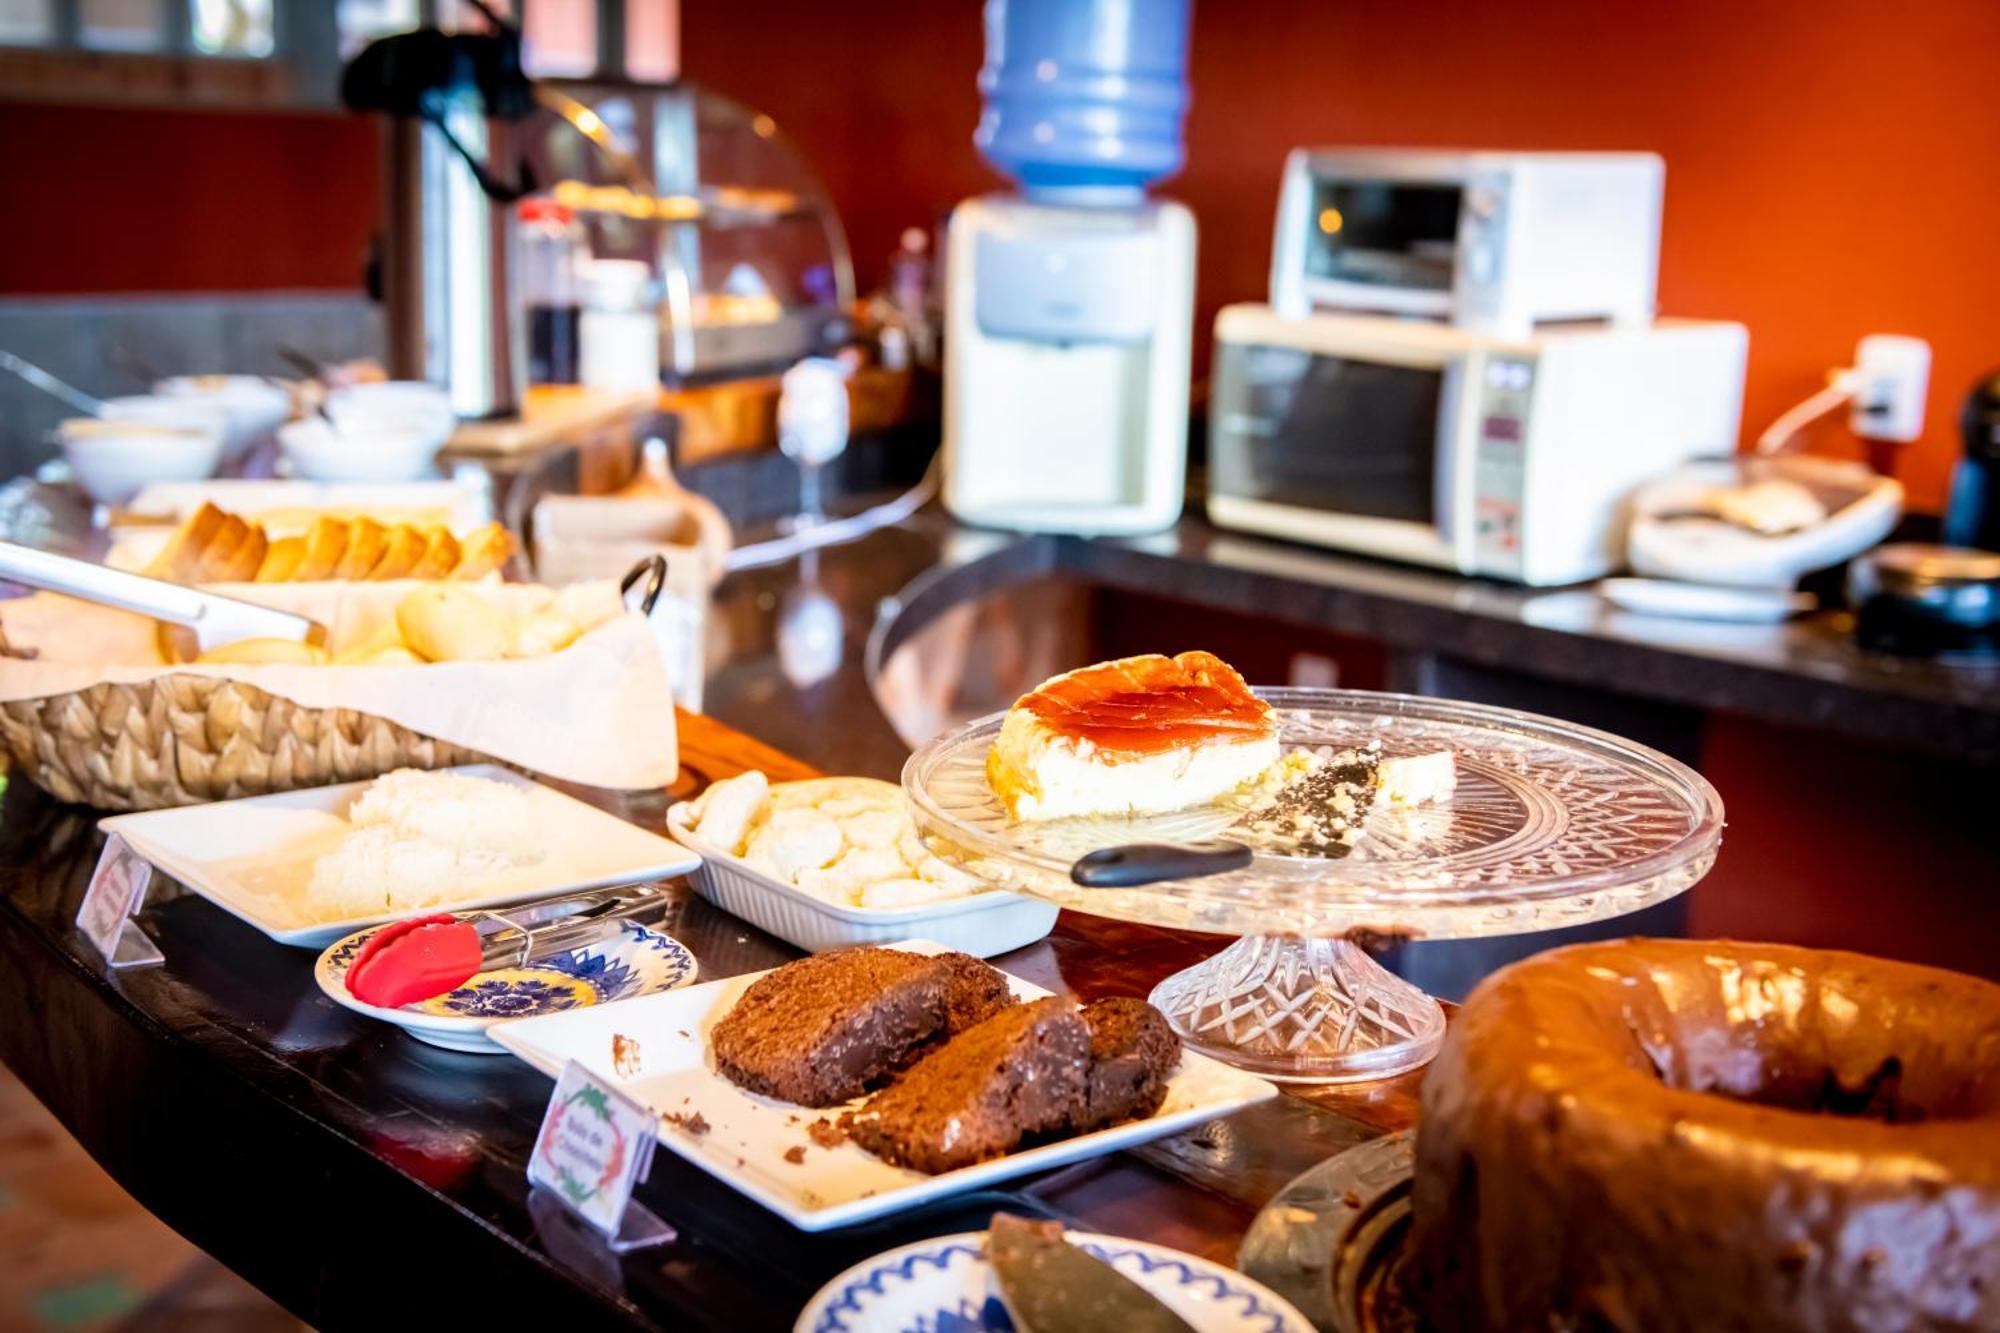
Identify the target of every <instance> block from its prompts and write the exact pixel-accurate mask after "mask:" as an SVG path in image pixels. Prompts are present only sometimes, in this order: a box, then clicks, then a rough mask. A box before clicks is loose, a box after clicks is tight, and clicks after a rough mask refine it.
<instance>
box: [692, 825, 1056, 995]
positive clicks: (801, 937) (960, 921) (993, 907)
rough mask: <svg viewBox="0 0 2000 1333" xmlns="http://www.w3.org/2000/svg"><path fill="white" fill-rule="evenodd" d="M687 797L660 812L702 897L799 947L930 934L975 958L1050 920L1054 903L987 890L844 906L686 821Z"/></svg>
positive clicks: (1037, 932)
mask: <svg viewBox="0 0 2000 1333" xmlns="http://www.w3.org/2000/svg"><path fill="white" fill-rule="evenodd" d="M688 804H689V803H688V802H685V801H683V802H681V803H680V804H678V805H676V806H674V807H673V808H672V809H670V810H668V811H667V834H668V836H669V837H671V838H672V839H673V840H674V841H675V842H678V843H679V844H680V845H681V846H683V847H685V848H687V849H688V850H689V851H691V852H695V853H697V854H698V855H699V856H700V857H701V868H700V869H699V870H696V871H694V872H693V874H692V875H691V876H690V877H689V878H691V879H692V880H693V881H694V889H695V892H696V893H699V894H700V895H701V896H702V897H704V898H706V899H708V901H710V902H712V903H714V904H715V905H716V906H717V907H720V908H721V909H722V910H723V911H725V912H727V913H729V914H730V915H731V916H737V917H741V918H742V919H743V920H745V921H748V922H749V923H750V924H751V925H753V926H756V927H757V928H758V929H759V930H764V931H768V932H770V933H771V934H773V935H776V936H777V937H778V938H779V939H781V940H787V941H789V942H790V943H792V944H795V945H797V946H798V947H799V948H801V949H804V950H805V951H806V952H807V953H822V952H824V951H826V950H828V949H840V948H845V947H846V946H848V945H851V944H894V943H897V942H898V941H901V940H911V939H926V940H937V941H938V942H939V943H941V944H944V945H946V946H948V947H950V948H953V949H959V950H962V951H964V952H965V953H969V954H972V955H974V956H975V957H979V958H991V957H993V956H994V955H995V954H1003V953H1006V952H1007V951H1008V950H1009V949H1018V948H1020V947H1021V946H1022V945H1024V944H1033V943H1034V942H1035V941H1036V940H1038V939H1040V938H1042V936H1044V935H1046V934H1048V933H1049V931H1050V930H1051V929H1052V928H1053V927H1054V926H1055V924H1056V912H1057V911H1058V910H1059V909H1058V908H1057V907H1056V905H1055V904H1054V903H1050V902H1043V901H1042V900H1041V899H1039V898H1028V897H1023V896H1022V895H1021V894H1018V893H1004V892H1002V891H1000V890H998V889H991V890H988V891H987V892H985V893H975V894H970V895H968V896H966V897H963V898H946V899H944V900H943V901H941V902H935V903H925V904H923V905H920V906H916V907H891V908H873V907H845V906H842V905H840V904H837V903H830V902H827V901H826V900H824V899H822V898H815V897H813V895H811V894H810V893H807V892H805V891H804V890H802V889H798V888H794V887H793V886H792V885H790V884H787V883H785V882H784V881H783V880H779V879H773V878H772V877H771V876H769V875H767V874H764V873H763V872H762V871H760V870H757V869H755V868H753V867H751V866H748V865H745V864H744V863H743V862H742V861H740V860H738V859H737V858H736V857H734V856H731V855H730V854H729V853H728V852H726V851H724V850H722V849H721V848H718V847H716V846H714V845H712V844H710V843H707V842H704V841H703V840H702V838H701V836H700V835H699V834H696V833H693V832H690V831H689V829H688V827H687V819H688Z"/></svg>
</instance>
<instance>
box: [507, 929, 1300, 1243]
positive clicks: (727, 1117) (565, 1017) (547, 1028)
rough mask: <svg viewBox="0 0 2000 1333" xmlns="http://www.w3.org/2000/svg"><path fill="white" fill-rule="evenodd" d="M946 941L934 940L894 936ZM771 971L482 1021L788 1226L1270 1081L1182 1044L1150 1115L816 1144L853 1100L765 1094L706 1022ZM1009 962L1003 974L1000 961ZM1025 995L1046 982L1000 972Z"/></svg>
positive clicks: (874, 1211)
mask: <svg viewBox="0 0 2000 1333" xmlns="http://www.w3.org/2000/svg"><path fill="white" fill-rule="evenodd" d="M889 947H893V948H898V949H908V950H913V951H915V952H919V953H926V954H937V953H943V952H945V951H946V950H945V946H943V945H941V944H938V943H936V942H935V941H930V940H912V941H908V942H906V943H903V944H898V945H893V946H889ZM766 975H768V974H767V973H763V972H757V973H750V974H747V975H744V976H740V977H731V978H729V979H728V980H726V981H713V982H709V983H707V984H705V985H700V986H689V987H685V988H683V989H681V990H676V991H668V992H665V993H662V994H659V995H649V996H645V997H643V998H640V999H635V1000H627V1001H625V1002H623V1003H621V1004H615V1005H605V1006H603V1007H601V1008H598V1007H593V1008H588V1009H576V1010H571V1011H568V1012H565V1013H557V1014H547V1015H544V1016H541V1017H537V1018H528V1019H522V1020H520V1021H518V1022H511V1023H501V1024H499V1025H497V1026H495V1027H494V1028H492V1029H491V1030H490V1031H489V1033H488V1035H489V1036H490V1037H491V1038H492V1040H494V1041H495V1042H497V1043H499V1044H500V1045H501V1046H503V1047H505V1048H506V1049H508V1050H510V1051H512V1052H513V1053H514V1054H515V1055H518V1056H520V1057H521V1059H523V1060H525V1061H527V1062H528V1063H529V1064H531V1065H533V1066H534V1067H535V1068H537V1069H539V1070H541V1071H542V1072H543V1073H545V1074H547V1075H549V1076H550V1077H551V1078H554V1077H557V1076H558V1075H560V1074H561V1072H562V1070H563V1067H564V1066H565V1065H567V1064H568V1063H569V1062H570V1061H572V1060H574V1061H576V1062H577V1063H578V1064H581V1065H582V1066H583V1067H584V1068H585V1069H587V1070H589V1071H590V1072H591V1073H592V1074H594V1075H596V1076H597V1077H599V1078H601V1079H604V1080H606V1081H607V1082H610V1083H612V1084H615V1085H616V1086H618V1087H619V1088H620V1089H621V1090H622V1091H623V1092H625V1093H626V1094H627V1095H628V1096H630V1097H632V1098H633V1099H635V1100H637V1101H639V1102H641V1103H643V1104H644V1105H646V1106H648V1107H650V1108H651V1109H652V1110H653V1111H654V1112H655V1113H657V1114H658V1115H659V1116H660V1117H661V1120H660V1124H659V1126H658V1133H659V1139H660V1142H661V1143H662V1144H664V1145H665V1146H666V1147H667V1148H668V1149H669V1150H670V1151H672V1152H674V1153H675V1154H676V1155H678V1156H680V1157H684V1158H686V1159H687V1160H688V1161H690V1162H692V1163H694V1164H695V1165H696V1166H698V1167H700V1168H701V1169H702V1170H704V1171H706V1172H708V1173H709V1174H710V1175H712V1176H715V1177H716V1178H717V1179H719V1180H722V1181H724V1182H725V1183H727V1184H729V1185H730V1186H732V1187H733V1188H735V1189H737V1190H739V1191H741V1192H742V1193H744V1194H747V1195H749V1196H750V1197H751V1198H753V1199H755V1200H756V1201H757V1202H758V1203H761V1204H763V1205H764V1206H765V1207H766V1208H769V1209H770V1210H771V1211H772V1212H774V1213H777V1214H778V1215H779V1216H780V1217H783V1218H784V1219H785V1220H786V1221H788V1222H790V1223H791V1224H792V1225H793V1226H795V1227H798V1228H800V1229H801V1230H804V1231H824V1230H826V1229H828V1228H830V1227H839V1226H847V1225H850V1224H852V1223H855V1222H864V1221H867V1220H868V1219H870V1218H875V1217H881V1216H884V1215H886V1214H890V1213H897V1212H902V1211H904V1210H905V1209H909V1208H914V1207H917V1206H918V1205H920V1204H925V1203H930V1202H933V1201H934V1200H937V1199H942V1198H945V1197H947V1196H949V1195H953V1194H957V1193H960V1192H961V1191H964V1190H970V1189H977V1188H980V1187H982V1186H986V1185H991V1184H993V1183H995V1182H997V1181H1001V1180H1007V1179H1011V1178H1012V1177H1015V1176H1019V1175H1025V1174H1027V1173H1029V1172H1032V1171H1042V1170H1046V1169H1048V1168H1050V1167H1056V1166H1062V1165H1065V1164H1067V1163H1070V1162H1075V1161H1080V1160H1082V1159H1084V1158H1088V1157H1096V1156H1100V1155H1101V1154H1104V1153H1107V1152H1112V1151H1114V1150H1116V1149H1120V1148H1129V1147H1132V1146H1134V1145H1136V1144H1140V1143H1145V1142H1148V1141H1150V1140H1153V1139H1157V1138H1162V1137H1164V1136H1166V1135H1168V1134H1173V1133H1176V1132H1178V1131H1181V1130H1185V1129H1190V1128H1192V1127H1194V1126H1196V1125H1200V1124H1204V1123H1206V1122H1208V1121H1211V1120H1214V1119H1217V1118H1219V1117H1221V1116H1226V1115H1229V1114H1231V1113H1233V1112H1235V1111H1239V1110H1241V1109H1243V1108H1244V1107H1246V1106H1251V1105H1254V1104H1256V1103H1258V1102H1261V1101H1265V1100H1267V1099H1269V1098H1271V1097H1274V1096H1276V1095H1277V1092H1278V1090H1277V1088H1275V1087H1274V1086H1272V1085H1271V1084H1270V1083H1267V1082H1265V1081H1264V1080H1263V1079H1260V1078H1257V1077H1255V1076H1254V1075H1251V1074H1246V1073H1243V1072H1242V1071H1240V1070H1236V1069H1232V1068H1230V1067H1229V1066H1227V1065H1224V1064H1220V1063H1217V1062H1216V1061H1214V1060H1210V1059H1207V1058H1206V1057H1204V1056H1201V1055H1197V1054H1196V1053H1194V1052H1193V1051H1188V1050H1183V1051H1182V1052H1181V1059H1180V1065H1179V1067H1178V1068H1177V1069H1176V1070H1175V1071H1174V1074H1173V1076H1172V1077H1171V1078H1170V1079H1169V1080H1168V1082H1167V1093H1166V1099H1165V1101H1163V1102H1162V1103H1161V1105H1160V1108H1159V1109H1158V1110H1157V1111H1155V1112H1154V1113H1153V1114H1152V1115H1150V1116H1148V1117H1146V1118H1144V1119H1141V1120H1132V1121H1127V1122H1126V1123H1124V1124H1121V1125H1114V1126H1112V1127H1111V1128H1109V1129H1101V1130H1097V1131H1095V1132H1093V1133H1089V1134H1079V1135H1076V1136H1074V1137H1072V1138H1066V1139H1059V1140H1056V1141H1055V1142H1051V1143H1043V1144H1041V1145H1039V1146H1036V1147H1032V1148H1028V1149H1025V1150H1023V1151H1019V1152H1014V1153H1010V1154H1008V1155H1006V1156H1004V1157H996V1158H994V1159H992V1160H990V1161H985V1162H980V1163H978V1164H976V1165H973V1166H968V1167H962V1168H960V1169H958V1170H956V1171H947V1172H944V1173H942V1174H939V1175H926V1174H924V1173H923V1172H921V1171H914V1170H909V1169H907V1168H904V1167H899V1166H892V1165H890V1164H889V1163H888V1162H885V1161H883V1160H882V1159H881V1158H878V1157H876V1156H874V1155H873V1154H871V1153H869V1152H866V1151H864V1150H863V1149H862V1148H860V1147H859V1146H857V1145H856V1144H854V1143H851V1142H845V1141H841V1142H833V1143H831V1144H830V1145H827V1144H822V1143H821V1142H820V1141H818V1140H816V1139H815V1138H814V1136H813V1132H812V1131H813V1129H814V1128H815V1126H816V1124H817V1122H819V1121H821V1120H824V1121H826V1122H827V1123H828V1124H832V1123H834V1122H836V1121H838V1119H839V1118H840V1114H841V1112H842V1111H843V1110H844V1109H849V1108H850V1107H852V1106H853V1105H855V1104H856V1103H849V1104H848V1107H839V1106H836V1107H825V1108H813V1107H807V1106H797V1105H793V1104H791V1103H789V1102H782V1101H778V1100H775V1099H773V1098H769V1097H761V1096H758V1095H756V1094H754V1093H750V1092H747V1091H745V1090H744V1089H742V1088H740V1087H738V1086H736V1084H734V1083H731V1082H730V1081H729V1080H728V1079H726V1078H724V1077H723V1076H722V1075H721V1074H720V1073H718V1072H716V1069H715V1064H714V1059H713V1056H712V1055H711V1054H710V1051H709V1045H710V1043H709V1032H710V1029H712V1028H713V1027H714V1026H715V1024H716V1023H717V1022H718V1021H720V1020H721V1019H722V1017H723V1016H724V1015H726V1014H727V1013H729V1011H730V1010H731V1009H732V1008H734V1007H735V1005H736V1002H737V1000H738V999H739V998H740V997H741V996H742V994H743V992H744V991H745V990H747V989H749V987H750V986H751V984H752V983H754V982H755V981H757V980H758V978H760V977H763V976H766ZM1003 975H1004V974H1003ZM1007 981H1008V984H1009V986H1010V987H1011V988H1012V990H1013V992H1014V994H1015V995H1016V996H1018V997H1019V998H1021V999H1023V1000H1033V999H1040V998H1042V997H1044V996H1046V995H1048V994H1050V992H1048V991H1046V990H1043V989H1042V988H1041V987H1039V986H1034V985H1030V984H1029V983H1028V982H1025V981H1022V980H1021V979H1020V978H1018V977H1012V976H1009V977H1007Z"/></svg>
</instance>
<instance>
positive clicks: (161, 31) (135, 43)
mask: <svg viewBox="0 0 2000 1333" xmlns="http://www.w3.org/2000/svg"><path fill="white" fill-rule="evenodd" d="M166 20H167V16H166V7H165V5H164V4H163V3H162V0H82V3H81V4H80V5H78V6H77V24H76V37H77V42H78V43H79V44H80V45H82V46H87V47H89V48H90V49H91V50H93V51H159V50H163V49H165V47H166V45H167V40H166V27H167V22H166Z"/></svg>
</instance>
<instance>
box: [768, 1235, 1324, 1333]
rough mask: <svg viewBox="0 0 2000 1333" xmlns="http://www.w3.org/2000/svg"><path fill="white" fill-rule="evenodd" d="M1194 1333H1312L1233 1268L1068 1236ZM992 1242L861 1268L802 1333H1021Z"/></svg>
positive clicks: (957, 1240) (806, 1318)
mask: <svg viewBox="0 0 2000 1333" xmlns="http://www.w3.org/2000/svg"><path fill="white" fill-rule="evenodd" d="M1068 1237H1069V1240H1070V1243H1071V1244H1073V1245H1080V1246H1082V1247H1083V1248H1084V1249H1085V1250H1087V1251H1089V1252H1090V1253H1091V1254H1093V1255H1095V1256H1097V1257H1098V1258H1099V1259H1102V1260H1104V1261H1106V1262H1107V1263H1109V1264H1110V1265H1111V1266H1112V1267H1114V1268H1116V1269H1117V1270H1118V1271H1119V1272H1120V1273H1123V1274H1124V1275H1125V1276H1126V1277H1129V1278H1131V1279H1132V1280H1133V1281H1134V1282H1137V1283H1138V1284H1139V1285H1140V1286H1142V1287H1144V1288H1145V1289H1146V1290H1147V1291H1149V1292H1151V1293H1152V1294H1153V1295H1154V1296H1156V1297H1158V1298H1159V1300H1160V1302H1161V1303H1162V1304H1164V1305H1165V1306H1166V1307H1167V1308H1168V1309H1170V1310H1172V1311H1173V1312H1174V1313H1175V1314H1177V1315H1179V1316H1180V1317H1181V1318H1182V1319H1185V1320H1186V1321H1187V1322H1188V1324H1189V1325H1190V1326H1192V1327H1193V1328H1194V1329H1195V1333H1313V1326H1312V1325H1311V1324H1309V1323H1307V1322H1306V1319H1305V1316H1303V1315H1301V1314H1300V1313H1299V1312H1298V1311H1297V1310H1295V1309H1293V1308H1292V1307H1291V1305H1289V1304H1288V1303H1287V1302H1286V1301H1285V1300H1284V1298H1282V1297H1280V1296H1279V1295H1278V1294H1277V1293H1276V1292H1274V1291H1272V1290H1271V1289H1270V1288H1268V1287H1265V1286H1261V1285H1259V1284H1258V1283H1255V1282H1252V1281H1251V1280H1250V1279H1249V1278H1247V1277H1244V1276H1243V1275H1242V1274H1241V1273H1239V1272H1237V1271H1236V1270H1235V1269H1233V1268H1224V1267H1223V1266H1222V1265H1220V1264H1212V1263H1210V1262H1209V1261H1208V1260H1206V1259H1197V1258H1196V1257H1195V1256H1194V1255H1191V1254H1183V1253H1181V1252H1180V1251H1179V1250H1169V1249H1166V1248H1165V1247H1163V1246H1159V1245H1147V1244H1145V1243H1144V1242H1142V1241H1136V1240H1126V1239H1124V1238H1123V1237H1121V1236H1100V1235H1095V1234H1093V1233H1091V1232H1087V1231H1072V1232H1069V1233H1068ZM985 1246H986V1233H985V1232H983V1231H967V1232H963V1233H961V1234H959V1235H956V1236H939V1237H938V1238H937V1239H935V1240H926V1241H919V1242H918V1243H916V1244H915V1245H905V1246H903V1247H902V1248H901V1249H898V1250H890V1251H888V1252H887V1253H885V1254H878V1255H876V1256H875V1257H874V1258H873V1259H869V1260H866V1261H864V1262H862V1263H858V1264H856V1265H855V1266H854V1267H852V1268H850V1269H848V1270H847V1271H846V1272H845V1273H842V1274H841V1275H840V1276H839V1277H836V1278H835V1279H834V1280H833V1281H831V1282H829V1283H827V1284H826V1285H825V1286H824V1287H821V1288H820V1289H819V1292H818V1294H817V1295H815V1296H814V1297H813V1298H812V1300H811V1301H809V1302H807V1304H806V1308H805V1312H804V1313H803V1314H801V1315H800V1316H799V1321H798V1323H797V1324H796V1325H794V1333H1013V1330H1014V1324H1013V1321H1012V1320H1010V1319H1008V1318H1007V1311H1006V1310H1005V1309H1004V1308H1003V1307H1002V1306H1001V1304H1000V1295H999V1289H998V1287H997V1286H996V1285H995V1284H994V1281H993V1271H992V1269H990V1268H988V1267H987V1264H986V1259H985V1257H984V1250H985Z"/></svg>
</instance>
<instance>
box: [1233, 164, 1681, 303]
mask: <svg viewBox="0 0 2000 1333" xmlns="http://www.w3.org/2000/svg"><path fill="white" fill-rule="evenodd" d="M1665 181H1666V167H1665V165H1664V164H1663V163H1662V162H1661V160H1660V159H1659V157H1658V156H1656V155H1654V154H1652V153H1509V152H1450V151H1439V150H1433V149H1332V148H1326V149H1304V148H1301V149H1294V150H1293V152H1292V153H1291V155H1290V156H1289V157H1288V158H1287V159H1286V162H1285V180H1284V187H1283V189H1282V191H1281V192H1280V195H1279V199H1278V221H1277V234H1276V237H1275V240H1274V243H1273V246H1272V259H1271V304H1272V305H1273V306H1274V307H1276V309H1277V310H1278V311H1279V313H1281V314H1286V315H1304V314H1307V313H1308V312H1310V311H1313V310H1352V311H1379V312H1383V313H1388V314H1398V315H1414V316H1420V317H1427V318H1433V319H1442V320H1445V321H1447V322H1449V323H1452V324H1457V325H1459V326H1461V327H1463V328H1472V329H1485V330H1488V331H1490V332H1495V333H1509V334H1525V333H1527V332H1529V331H1530V330H1531V329H1532V328H1534V326H1535V325H1536V324H1538V323H1548V322H1557V321H1563V320H1610V321H1612V322H1614V323H1624V324H1643V323H1646V322H1647V321H1649V320H1651V319H1652V317H1653V309H1654V295H1655V289H1656V286H1657V282H1658V275H1659V261H1660V207H1661V196H1662V193H1663V190H1664V187H1665Z"/></svg>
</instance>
